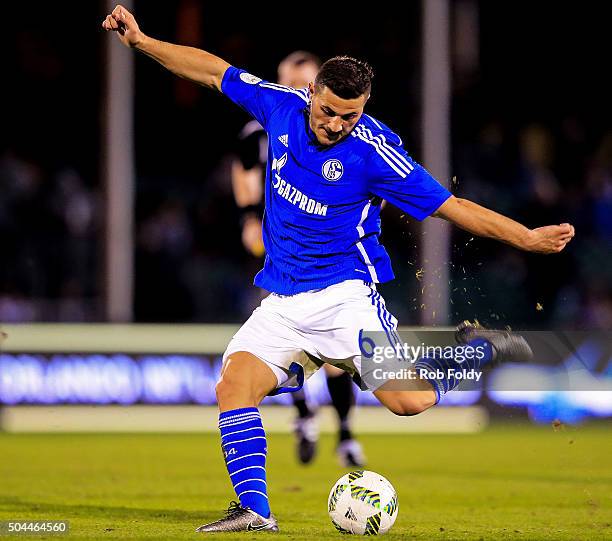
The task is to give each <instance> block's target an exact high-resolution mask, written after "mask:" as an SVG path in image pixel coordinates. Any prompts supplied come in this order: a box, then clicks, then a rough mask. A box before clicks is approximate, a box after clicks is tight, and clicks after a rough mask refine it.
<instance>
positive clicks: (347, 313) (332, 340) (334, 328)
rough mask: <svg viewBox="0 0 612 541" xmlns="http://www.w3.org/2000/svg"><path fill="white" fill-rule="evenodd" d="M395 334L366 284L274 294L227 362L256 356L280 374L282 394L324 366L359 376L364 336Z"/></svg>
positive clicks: (245, 328) (246, 327) (243, 332)
mask: <svg viewBox="0 0 612 541" xmlns="http://www.w3.org/2000/svg"><path fill="white" fill-rule="evenodd" d="M396 329H397V319H396V318H395V317H394V316H393V315H391V314H390V313H389V312H388V311H387V309H386V307H385V301H384V300H383V298H382V297H381V296H380V294H379V293H378V292H377V291H376V288H375V286H374V285H371V284H367V283H365V282H363V281H361V280H347V281H345V282H341V283H339V284H334V285H332V286H329V287H326V288H325V289H317V290H314V291H306V292H305V293H298V294H297V295H290V296H284V295H277V294H275V293H272V294H270V295H269V296H268V297H266V298H265V299H264V300H263V301H262V302H261V305H260V306H259V307H258V308H256V309H255V310H254V311H253V314H252V315H251V317H250V318H249V319H248V320H247V321H246V323H245V324H244V325H243V326H242V327H241V328H240V329H239V330H238V332H237V333H236V334H235V335H234V337H233V338H232V340H231V342H230V343H229V345H228V346H227V349H226V351H225V353H224V355H223V361H224V362H225V360H226V359H227V358H228V356H230V355H231V354H232V353H236V352H237V351H247V352H249V353H252V354H253V355H255V356H256V357H258V358H259V359H261V360H262V361H263V362H265V363H266V364H267V365H268V366H269V367H270V368H271V369H272V371H273V372H274V373H275V374H276V378H277V380H278V386H277V390H276V392H275V393H273V394H278V393H280V392H286V391H293V390H297V389H298V388H300V387H301V384H302V382H303V381H304V380H305V379H308V378H309V377H310V376H311V375H312V374H314V373H315V372H316V371H317V370H318V369H319V368H320V367H321V366H322V364H323V363H329V364H331V365H334V366H337V367H339V368H342V369H344V370H346V371H347V372H349V373H351V374H355V373H357V374H360V369H361V351H360V348H359V335H360V332H361V331H381V330H382V331H385V332H386V333H387V335H388V336H389V335H390V334H391V335H392V334H393V333H394V332H395V331H396Z"/></svg>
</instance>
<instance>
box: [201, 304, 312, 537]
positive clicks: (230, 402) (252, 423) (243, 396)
mask: <svg viewBox="0 0 612 541" xmlns="http://www.w3.org/2000/svg"><path fill="white" fill-rule="evenodd" d="M286 303H287V300H286V299H284V298H280V297H279V298H277V297H274V296H270V297H268V298H266V299H264V300H263V301H262V303H261V306H260V307H259V308H257V309H256V310H255V311H254V312H253V314H252V315H251V317H250V318H249V319H248V321H247V322H246V323H245V324H244V325H243V326H242V327H241V328H240V329H239V331H238V332H237V333H236V334H235V335H234V337H233V338H232V340H231V342H230V344H229V345H228V347H227V350H226V352H225V354H224V358H223V361H224V362H223V367H222V371H221V376H220V378H219V381H218V383H217V386H216V392H217V400H218V403H219V411H220V414H219V430H220V432H221V446H222V450H223V454H224V458H225V463H226V466H227V470H228V474H229V477H230V481H231V483H232V485H233V487H234V490H235V492H236V495H237V496H238V499H239V500H240V504H238V503H236V502H232V504H230V508H229V509H228V513H227V515H226V516H225V517H224V518H222V519H220V520H218V521H215V522H212V523H210V524H205V525H204V526H201V527H200V528H198V531H200V532H221V531H244V530H271V531H277V530H278V524H277V522H276V519H275V517H274V515H273V514H272V513H271V512H270V505H269V502H268V493H267V484H266V454H267V451H266V449H267V445H266V434H265V431H264V428H263V425H262V421H261V415H260V413H259V410H258V406H259V403H260V402H261V400H263V398H264V397H265V396H266V395H268V394H270V393H271V392H272V391H273V392H275V393H277V392H285V391H286V390H289V389H292V388H293V389H295V388H296V387H298V386H300V383H301V382H302V381H303V379H306V378H308V377H309V376H310V375H312V373H314V372H315V371H316V370H317V369H318V365H317V364H315V363H312V362H310V361H309V359H308V356H307V355H306V353H305V352H304V348H303V347H302V343H301V342H300V340H301V337H300V335H299V334H298V333H296V331H295V330H294V329H292V328H290V327H289V326H287V325H280V324H279V321H282V319H281V314H282V311H283V310H284V309H285V308H284V307H285V305H286Z"/></svg>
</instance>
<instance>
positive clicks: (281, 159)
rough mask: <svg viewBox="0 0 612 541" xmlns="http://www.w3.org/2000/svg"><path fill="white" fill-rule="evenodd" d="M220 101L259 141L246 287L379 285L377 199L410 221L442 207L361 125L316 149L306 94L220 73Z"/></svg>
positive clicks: (284, 289)
mask: <svg viewBox="0 0 612 541" xmlns="http://www.w3.org/2000/svg"><path fill="white" fill-rule="evenodd" d="M221 88H222V91H223V93H224V94H225V95H226V96H228V97H229V98H230V99H231V100H232V101H234V102H235V103H237V104H238V105H240V106H241V107H243V108H244V109H245V110H246V111H247V112H248V113H250V114H251V115H252V116H253V117H254V118H255V119H256V120H257V121H258V122H259V123H260V124H261V125H262V126H263V127H264V129H265V130H266V131H267V132H268V161H267V167H266V185H265V199H266V201H265V203H266V206H265V212H264V219H263V241H264V246H265V248H266V259H265V263H264V268H263V269H262V270H261V271H260V272H259V273H258V274H257V276H256V277H255V285H257V286H259V287H261V288H263V289H267V290H268V291H272V292H274V293H278V294H281V295H293V294H296V293H301V292H303V291H309V290H313V289H321V288H324V287H327V286H330V285H332V284H336V283H339V282H343V281H344V280H351V279H360V280H364V281H366V282H375V283H378V282H386V281H388V280H391V279H393V277H394V276H393V271H392V269H391V261H390V259H389V256H388V254H387V252H386V250H385V248H384V247H383V246H382V245H381V244H380V243H379V236H380V233H381V228H380V209H381V202H382V200H383V199H385V200H387V201H389V202H390V203H391V204H393V205H395V206H397V207H399V208H400V209H402V210H403V211H404V212H406V213H407V214H409V215H410V216H413V217H414V218H416V219H417V220H423V219H424V218H426V217H427V216H429V215H431V214H432V213H434V212H435V211H436V210H437V209H438V208H439V207H440V205H441V204H442V203H444V201H446V200H447V199H448V198H449V197H450V193H449V192H448V190H446V188H444V187H443V186H442V185H440V184H439V183H438V182H437V181H436V180H435V179H434V178H433V177H432V176H431V175H430V174H429V173H428V172H427V171H426V170H425V169H424V168H423V167H421V166H420V165H419V164H417V163H415V162H414V161H413V160H412V159H411V158H410V157H409V156H408V154H407V153H406V152H405V150H404V149H403V148H402V142H401V139H400V138H399V136H398V135H396V134H395V133H393V132H392V131H391V130H390V129H389V128H388V127H387V126H385V125H384V124H382V123H381V122H378V121H377V120H375V119H374V118H372V117H370V116H368V115H365V114H364V115H363V116H362V117H361V119H360V120H359V122H358V124H357V125H356V126H355V128H354V129H353V131H352V132H351V134H350V135H349V136H348V137H346V138H345V139H343V140H341V141H339V142H338V143H336V144H334V145H331V146H321V145H319V144H318V142H317V140H316V137H315V135H314V133H313V132H312V130H311V129H310V126H309V123H308V101H309V100H308V91H307V90H306V89H304V90H296V89H293V88H289V87H286V86H282V85H278V84H275V83H269V82H266V81H262V80H261V79H259V78H257V77H254V76H253V75H250V74H249V73H247V72H245V71H243V70H239V69H237V68H234V67H230V68H228V70H227V71H226V73H225V75H224V77H223V82H222V87H221Z"/></svg>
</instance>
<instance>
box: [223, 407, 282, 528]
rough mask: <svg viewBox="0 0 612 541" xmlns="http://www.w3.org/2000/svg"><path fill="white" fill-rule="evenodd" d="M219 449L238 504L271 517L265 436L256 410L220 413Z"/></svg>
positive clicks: (247, 409) (245, 409)
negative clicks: (238, 501)
mask: <svg viewBox="0 0 612 541" xmlns="http://www.w3.org/2000/svg"><path fill="white" fill-rule="evenodd" d="M219 430H220V431H221V449H222V451H223V456H224V457H225V465H226V466H227V471H228V473H229V475H230V479H231V481H232V485H233V486H234V490H235V492H236V495H237V496H238V499H239V500H240V505H242V507H249V508H250V509H252V510H253V511H255V512H256V513H259V514H260V515H261V516H262V517H265V518H268V517H269V516H270V504H269V503H268V489H267V485H266V453H267V446H266V433H265V431H264V428H263V425H262V424H261V415H260V414H259V410H258V409H257V408H240V409H235V410H230V411H225V412H223V413H220V414H219Z"/></svg>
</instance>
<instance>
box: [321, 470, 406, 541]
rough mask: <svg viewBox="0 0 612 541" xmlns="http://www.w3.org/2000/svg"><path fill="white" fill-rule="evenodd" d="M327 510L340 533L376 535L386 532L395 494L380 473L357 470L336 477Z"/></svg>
mask: <svg viewBox="0 0 612 541" xmlns="http://www.w3.org/2000/svg"><path fill="white" fill-rule="evenodd" d="M327 510H328V512H329V516H330V517H331V521H332V524H333V525H334V526H335V527H336V529H337V530H338V531H339V532H340V533H353V534H359V535H379V534H383V533H386V532H388V531H389V529H390V528H391V526H393V523H394V522H395V519H396V518H397V511H398V503H397V494H396V492H395V489H394V488H393V485H392V484H391V483H389V481H387V480H386V479H385V478H384V477H383V476H382V475H380V474H378V473H375V472H372V471H367V470H357V471H353V472H351V473H347V474H346V475H343V476H342V477H340V479H338V481H337V482H336V484H335V485H334V486H333V487H332V489H331V492H330V493H329V498H328V500H327Z"/></svg>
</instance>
